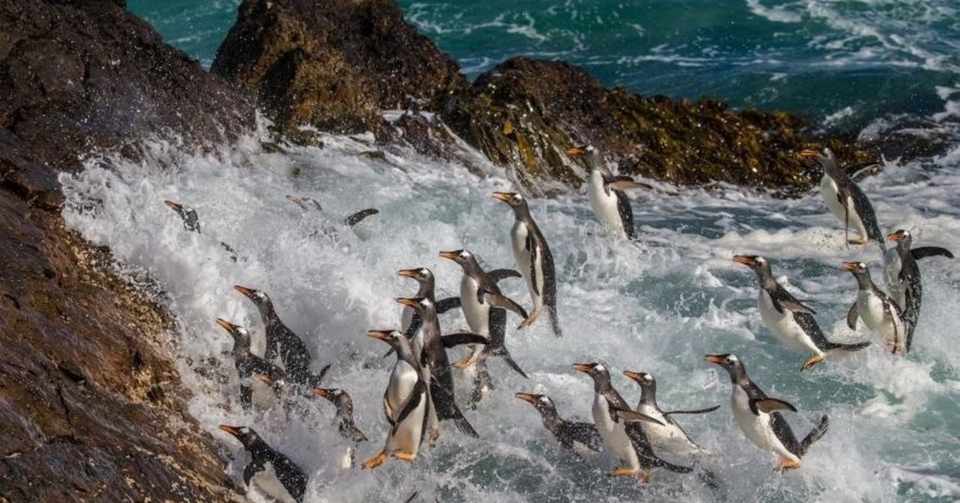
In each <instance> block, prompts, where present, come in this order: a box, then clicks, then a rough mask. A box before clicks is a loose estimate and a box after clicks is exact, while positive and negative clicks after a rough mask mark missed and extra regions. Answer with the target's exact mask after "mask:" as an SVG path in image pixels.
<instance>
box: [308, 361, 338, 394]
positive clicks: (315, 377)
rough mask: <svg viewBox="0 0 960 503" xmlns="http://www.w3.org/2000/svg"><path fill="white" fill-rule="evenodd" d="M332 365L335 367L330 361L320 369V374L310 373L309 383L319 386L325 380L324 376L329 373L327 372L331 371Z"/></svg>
mask: <svg viewBox="0 0 960 503" xmlns="http://www.w3.org/2000/svg"><path fill="white" fill-rule="evenodd" d="M330 367H333V364H332V363H328V364H326V365H324V366H323V368H322V369H320V373H319V374H310V375H309V376H308V377H307V381H308V383H309V385H310V386H312V387H314V388H316V387H317V386H320V384H321V383H322V382H323V378H324V377H325V376H326V375H327V372H329V371H330Z"/></svg>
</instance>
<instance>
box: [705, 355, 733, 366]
mask: <svg viewBox="0 0 960 503" xmlns="http://www.w3.org/2000/svg"><path fill="white" fill-rule="evenodd" d="M704 360H707V361H708V362H710V363H713V364H716V365H723V364H724V363H725V362H726V361H727V360H726V359H725V358H724V357H723V356H721V355H707V356H706V357H705V358H704Z"/></svg>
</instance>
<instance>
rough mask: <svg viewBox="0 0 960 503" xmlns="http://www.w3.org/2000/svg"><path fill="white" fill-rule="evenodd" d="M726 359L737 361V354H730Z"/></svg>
mask: <svg viewBox="0 0 960 503" xmlns="http://www.w3.org/2000/svg"><path fill="white" fill-rule="evenodd" d="M727 361H728V362H735V361H737V356H736V355H730V356H728V357H727Z"/></svg>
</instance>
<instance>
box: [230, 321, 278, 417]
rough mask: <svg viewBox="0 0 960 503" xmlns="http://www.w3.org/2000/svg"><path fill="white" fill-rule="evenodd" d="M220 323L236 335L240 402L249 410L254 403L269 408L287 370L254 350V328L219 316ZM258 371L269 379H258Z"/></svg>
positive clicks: (260, 407) (234, 349)
mask: <svg viewBox="0 0 960 503" xmlns="http://www.w3.org/2000/svg"><path fill="white" fill-rule="evenodd" d="M217 325H220V326H221V327H222V328H223V329H224V330H226V331H227V333H228V334H230V336H231V337H233V364H234V366H235V367H236V369H237V376H238V377H239V378H240V405H241V406H242V407H243V408H244V409H245V410H248V409H250V407H251V406H254V407H256V408H257V409H259V410H267V409H269V408H270V407H272V406H273V404H274V402H275V401H276V398H277V396H278V395H279V388H278V387H277V386H276V385H274V384H273V383H280V382H282V381H283V375H284V373H283V370H282V369H281V368H280V367H277V366H276V365H273V364H272V363H270V362H268V361H266V360H264V359H263V358H260V357H259V356H257V355H255V354H253V353H251V352H250V332H248V331H247V329H245V328H243V327H241V326H239V325H234V324H233V323H230V322H229V321H227V320H223V319H220V318H217ZM257 375H264V376H267V377H268V379H267V380H264V379H258V378H256V376H257Z"/></svg>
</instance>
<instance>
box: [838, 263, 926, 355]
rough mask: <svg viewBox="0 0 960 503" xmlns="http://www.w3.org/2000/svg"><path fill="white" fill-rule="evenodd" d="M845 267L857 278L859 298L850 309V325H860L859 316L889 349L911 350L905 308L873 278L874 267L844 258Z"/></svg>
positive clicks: (903, 352) (854, 326) (848, 317)
mask: <svg viewBox="0 0 960 503" xmlns="http://www.w3.org/2000/svg"><path fill="white" fill-rule="evenodd" d="M842 269H843V270H845V271H849V272H850V273H851V274H853V277H854V278H856V279H857V300H856V301H855V302H854V303H853V306H851V307H850V310H849V311H848V312H847V326H849V327H850V329H851V330H856V329H857V319H862V320H863V322H864V324H866V325H867V327H868V328H869V329H870V330H873V331H874V332H876V333H877V334H879V335H880V337H881V339H882V340H883V341H884V343H885V344H886V347H887V349H889V350H890V352H891V353H893V354H901V355H902V354H906V352H907V351H909V350H910V343H911V342H912V341H911V340H909V338H908V335H910V334H911V332H909V331H908V330H907V326H906V324H905V323H904V318H903V311H901V310H900V306H898V305H897V303H896V302H895V301H894V300H893V299H891V298H890V297H888V296H887V294H885V293H883V291H882V290H880V289H879V288H878V287H877V285H875V284H874V283H873V280H872V279H871V278H870V269H867V265H866V264H864V263H863V262H844V263H843V265H842Z"/></svg>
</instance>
